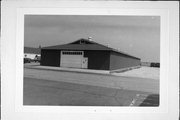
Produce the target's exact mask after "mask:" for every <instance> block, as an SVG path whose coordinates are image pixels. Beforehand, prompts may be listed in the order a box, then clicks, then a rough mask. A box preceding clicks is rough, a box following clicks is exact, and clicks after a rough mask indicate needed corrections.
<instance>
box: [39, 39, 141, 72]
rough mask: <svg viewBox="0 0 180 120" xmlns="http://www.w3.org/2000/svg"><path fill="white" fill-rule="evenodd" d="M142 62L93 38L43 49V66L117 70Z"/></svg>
mask: <svg viewBox="0 0 180 120" xmlns="http://www.w3.org/2000/svg"><path fill="white" fill-rule="evenodd" d="M140 64H141V62H140V58H137V57H134V56H131V55H128V54H126V53H123V52H120V51H118V50H115V49H113V48H110V47H108V46H105V45H102V44H99V43H96V42H94V41H92V38H91V39H79V40H77V41H74V42H72V43H69V44H63V45H56V46H49V47H43V48H42V49H41V65H43V66H56V67H72V68H85V69H96V70H116V69H121V68H128V67H134V66H139V65H140Z"/></svg>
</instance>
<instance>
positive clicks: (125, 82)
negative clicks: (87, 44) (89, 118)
mask: <svg viewBox="0 0 180 120" xmlns="http://www.w3.org/2000/svg"><path fill="white" fill-rule="evenodd" d="M158 84H159V83H158V80H153V79H144V78H143V79H140V78H132V77H131V78H129V77H121V76H113V75H102V74H88V73H75V72H67V71H64V72H63V71H51V70H37V69H27V68H25V69H24V105H74V106H77V105H78V106H129V105H130V104H132V101H135V103H133V104H132V106H138V105H140V104H141V103H142V102H143V101H145V99H146V98H147V97H148V96H149V95H153V94H158V91H159V85H158ZM157 100H158V101H159V98H158V99H156V101H155V103H153V106H158V101H157ZM142 105H143V104H142ZM146 105H147V104H146ZM151 106H152V104H151Z"/></svg>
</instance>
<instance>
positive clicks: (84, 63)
mask: <svg viewBox="0 0 180 120" xmlns="http://www.w3.org/2000/svg"><path fill="white" fill-rule="evenodd" d="M82 68H88V58H83V60H82Z"/></svg>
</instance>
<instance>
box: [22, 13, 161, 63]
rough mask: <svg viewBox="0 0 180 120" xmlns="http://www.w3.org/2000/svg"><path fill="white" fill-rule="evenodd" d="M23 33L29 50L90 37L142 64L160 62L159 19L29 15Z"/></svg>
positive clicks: (148, 17) (150, 17) (145, 17)
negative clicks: (138, 59)
mask: <svg viewBox="0 0 180 120" xmlns="http://www.w3.org/2000/svg"><path fill="white" fill-rule="evenodd" d="M24 32H25V33H24V34H25V37H24V39H25V40H24V41H25V43H24V44H25V46H28V47H38V46H39V45H41V46H42V47H45V46H51V45H60V44H65V43H69V42H72V41H75V40H78V39H80V38H88V37H89V36H90V37H92V40H93V41H95V42H98V43H101V44H104V45H109V46H110V47H112V48H115V49H119V50H120V51H122V52H126V53H128V54H131V55H133V56H136V57H139V58H141V60H142V61H147V62H159V61H160V17H158V16H87V15H86V16H70V15H67V16H62V15H59V16H55V15H53V16H48V15H26V16H25V30H24Z"/></svg>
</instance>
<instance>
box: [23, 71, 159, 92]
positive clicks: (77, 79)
mask: <svg viewBox="0 0 180 120" xmlns="http://www.w3.org/2000/svg"><path fill="white" fill-rule="evenodd" d="M24 76H25V77H28V78H35V79H44V80H52V81H61V82H68V83H76V84H83V85H92V86H100V87H107V88H115V89H127V90H135V91H143V92H151V93H159V80H157V79H150V78H139V77H126V76H115V75H110V74H88V73H76V72H67V71H52V70H39V69H28V68H25V69H24Z"/></svg>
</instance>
